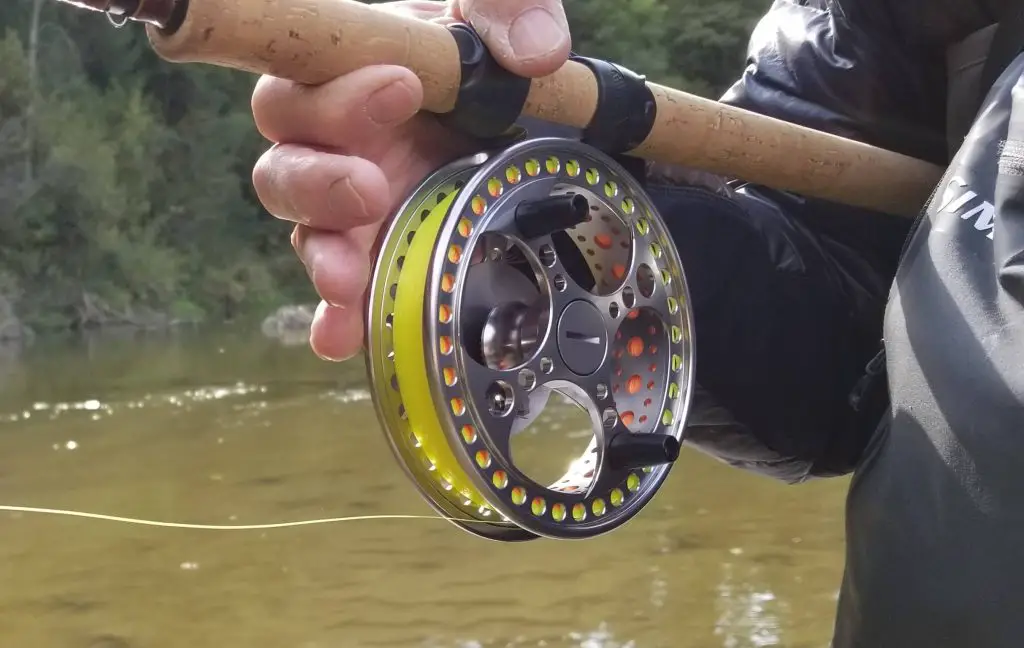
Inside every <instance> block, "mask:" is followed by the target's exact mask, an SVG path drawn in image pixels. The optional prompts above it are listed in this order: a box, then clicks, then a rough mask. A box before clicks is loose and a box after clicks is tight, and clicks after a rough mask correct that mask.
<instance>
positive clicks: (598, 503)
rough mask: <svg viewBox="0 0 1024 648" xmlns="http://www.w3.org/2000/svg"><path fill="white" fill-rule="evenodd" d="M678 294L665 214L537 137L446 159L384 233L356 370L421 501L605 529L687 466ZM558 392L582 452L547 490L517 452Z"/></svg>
mask: <svg viewBox="0 0 1024 648" xmlns="http://www.w3.org/2000/svg"><path fill="white" fill-rule="evenodd" d="M688 297H689V295H688V291H687V286H686V279H685V276H684V273H683V268H682V264H681V262H680V260H679V257H678V255H677V253H676V250H675V247H674V246H673V244H672V241H671V239H670V237H669V235H668V232H667V230H666V228H665V226H664V224H663V223H662V221H661V218H660V217H659V216H658V215H657V212H656V211H655V209H654V207H653V205H652V204H651V203H650V201H649V199H648V197H647V196H646V194H645V193H644V192H643V189H642V187H641V186H640V185H639V184H638V183H637V182H636V181H635V179H633V178H632V177H631V176H630V175H629V174H628V173H627V172H626V171H625V170H624V169H623V168H622V167H621V166H619V165H618V164H617V163H615V162H614V161H613V160H612V159H611V158H609V157H608V156H606V155H605V154H603V153H601V152H599V151H597V150H595V149H593V148H591V147H589V146H586V145H584V144H581V143H579V142H576V141H573V140H564V139H555V138H544V139H535V140H528V141H525V142H521V143H519V144H516V145H514V146H512V147H510V148H509V149H507V150H505V151H502V152H498V153H494V154H491V155H483V154H481V155H479V156H475V157H473V158H467V159H465V160H460V161H458V162H455V163H453V164H452V165H450V166H448V167H445V168H444V169H441V170H439V171H438V172H437V173H435V174H434V175H433V176H432V177H431V178H428V179H427V180H426V181H425V182H424V183H423V184H422V185H421V186H420V187H419V189H418V190H417V191H416V193H415V194H414V195H413V196H411V197H410V199H409V200H408V201H407V202H406V203H405V205H403V207H402V208H401V209H400V211H399V213H398V214H397V215H396V217H395V218H394V219H393V221H392V222H391V224H390V226H389V228H388V230H387V231H386V232H384V233H383V238H382V240H381V253H380V255H379V257H378V259H377V264H376V266H375V268H374V275H373V280H372V284H371V290H370V293H369V302H368V309H367V328H366V330H367V354H366V358H367V368H368V372H369V374H370V379H371V386H372V393H373V397H374V403H375V405H376V406H377V412H378V416H379V418H380V420H381V424H382V427H383V430H384V433H385V436H386V437H387V438H388V440H389V443H390V445H391V447H392V450H393V451H394V452H395V455H396V457H397V459H398V461H399V463H400V464H401V465H402V466H403V467H404V468H405V470H406V472H407V474H408V475H409V476H410V478H411V479H412V481H413V482H414V483H415V485H416V486H417V487H418V488H419V490H420V492H421V493H422V494H423V495H424V496H425V497H426V499H427V501H428V502H429V503H430V504H431V505H432V506H433V507H434V508H435V509H436V510H438V511H439V512H441V513H442V514H443V515H445V516H446V517H448V518H449V519H450V520H452V521H453V523H455V524H456V525H458V526H460V527H462V528H463V529H466V530H468V531H470V532H472V533H475V534H477V535H480V536H482V537H486V538H491V539H497V540H504V541H515V540H528V539H532V538H536V537H539V536H543V537H549V538H587V537H593V536H596V535H599V534H602V533H607V532H608V531H611V530H612V529H614V528H616V527H618V526H620V525H621V524H623V523H625V522H626V521H628V520H630V519H631V518H632V517H633V516H635V515H636V514H637V513H639V511H640V510H641V509H642V508H643V507H644V506H645V505H646V504H647V503H648V502H649V501H650V499H651V498H652V497H653V496H654V494H655V493H656V492H657V490H658V489H659V488H660V486H661V484H662V483H663V482H664V480H665V478H666V477H667V475H668V472H669V470H670V468H671V466H672V463H673V462H674V461H675V460H676V458H677V457H678V455H679V447H680V444H681V442H682V439H683V432H684V430H685V423H686V418H687V415H688V411H689V407H690V401H691V394H692V384H693V346H692V345H693V342H692V339H693V336H692V314H691V311H690V307H689V299H688ZM553 392H559V393H561V394H562V395H563V396H564V397H566V398H567V399H569V400H571V401H572V402H574V403H575V404H576V405H578V407H579V408H581V409H582V410H584V411H585V412H586V413H587V418H588V420H589V421H590V424H591V425H590V427H591V429H590V432H591V434H592V439H591V443H590V446H589V447H588V448H587V449H586V451H585V452H584V453H583V454H582V455H580V456H579V457H574V458H567V459H569V460H567V461H566V464H567V465H568V470H567V471H566V472H565V474H563V475H562V476H561V478H559V479H556V480H554V481H553V482H551V483H547V482H540V481H537V480H535V479H533V478H531V477H530V475H529V474H528V473H527V471H526V470H525V469H524V468H523V466H521V465H520V464H517V462H516V456H515V455H514V453H513V452H512V443H511V441H512V439H513V438H514V437H515V436H516V435H518V434H521V433H522V432H523V430H524V428H525V427H526V426H527V425H540V422H541V421H544V420H545V418H544V417H539V416H538V415H539V414H540V413H541V411H545V410H546V409H547V408H549V407H557V406H558V405H557V403H556V401H557V400H558V399H551V398H550V397H549V396H550V394H551V393H553ZM556 433H557V430H556V429H555V428H549V429H547V430H545V434H549V435H550V434H556Z"/></svg>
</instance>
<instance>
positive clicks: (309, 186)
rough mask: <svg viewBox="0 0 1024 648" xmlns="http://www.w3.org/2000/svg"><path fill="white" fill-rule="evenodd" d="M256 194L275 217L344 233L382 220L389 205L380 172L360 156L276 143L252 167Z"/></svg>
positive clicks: (386, 189)
mask: <svg viewBox="0 0 1024 648" xmlns="http://www.w3.org/2000/svg"><path fill="white" fill-rule="evenodd" d="M252 183H253V187H254V188H255V189H256V196H257V197H258V198H259V200H260V202H261V203H263V206H264V207H265V208H266V209H267V211H268V212H270V213H271V214H272V215H274V216H275V217H277V218H280V219H282V220H288V221H293V222H295V223H300V224H302V225H308V226H309V227H312V228H315V229H320V230H333V231H338V232H342V231H345V230H348V229H351V228H353V227H359V226H361V225H366V224H370V223H374V222H378V221H381V220H383V219H384V218H385V217H386V216H387V214H388V209H389V207H390V205H391V189H390V185H389V183H388V179H387V178H386V177H385V176H384V172H383V171H382V170H381V169H380V167H378V166H377V165H375V164H373V163H371V162H369V161H367V160H364V159H362V158H357V157H351V156H345V155H336V154H333V153H325V152H322V151H316V150H313V149H310V148H307V147H305V146H299V145H295V144H279V145H276V146H274V147H272V148H271V149H270V150H269V151H267V152H266V153H264V154H263V155H262V156H260V159H259V160H258V161H257V162H256V165H255V167H253V172H252Z"/></svg>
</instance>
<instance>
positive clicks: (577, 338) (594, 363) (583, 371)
mask: <svg viewBox="0 0 1024 648" xmlns="http://www.w3.org/2000/svg"><path fill="white" fill-rule="evenodd" d="M607 350H608V334H607V333H606V329H605V325H604V318H603V317H602V316H601V311H599V310H598V309H597V307H596V306H594V305H593V304H591V303H590V302H588V301H583V300H577V301H574V302H572V303H570V304H569V305H568V306H566V307H565V310H563V311H562V315H561V317H559V318H558V353H559V355H560V356H562V362H564V363H565V366H566V367H567V368H568V369H569V371H572V372H573V373H575V374H577V375H580V376H589V375H590V374H592V373H594V372H595V371H597V370H598V369H599V368H600V367H601V364H602V363H603V362H604V356H605V353H606V352H607Z"/></svg>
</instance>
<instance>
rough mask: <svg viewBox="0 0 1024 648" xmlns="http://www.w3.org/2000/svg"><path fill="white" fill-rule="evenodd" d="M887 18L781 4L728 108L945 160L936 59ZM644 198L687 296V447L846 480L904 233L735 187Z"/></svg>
mask: <svg viewBox="0 0 1024 648" xmlns="http://www.w3.org/2000/svg"><path fill="white" fill-rule="evenodd" d="M854 4H856V8H857V10H858V12H859V13H858V14H857V15H856V16H855V17H856V19H857V21H856V22H854V21H853V20H852V18H853V16H851V14H850V12H849V8H850V6H852V5H854ZM882 4H883V3H881V2H880V1H879V0H861V1H860V2H856V3H855V2H853V1H851V2H847V3H844V5H843V8H840V7H839V4H838V3H837V2H835V1H827V0H809V1H808V2H797V1H793V0H778V1H776V2H775V3H774V4H773V5H772V7H771V9H770V10H769V11H768V13H767V14H766V15H765V16H764V17H763V18H762V19H761V20H760V22H759V23H758V25H757V27H756V28H755V30H754V32H753V33H752V35H751V38H750V42H749V49H748V56H747V64H746V67H745V69H744V70H743V72H742V75H741V77H740V78H739V79H738V81H737V82H736V83H735V84H734V85H733V87H732V88H730V89H729V91H728V92H726V93H725V95H724V96H723V97H722V99H721V100H722V101H723V102H725V103H729V104H732V105H736V106H740V107H743V108H746V109H748V110H752V111H755V112H758V113H763V114H768V115H771V116H773V117H776V118H780V119H784V120H787V121H791V122H796V123H799V124H802V125H806V126H810V127H812V128H817V129H820V130H824V131H828V132H832V133H837V134H840V135H843V136H846V137H850V138H853V139H858V140H862V141H867V142H870V143H872V144H875V145H878V146H883V147H886V148H890V149H894V150H897V151H901V152H903V153H907V154H911V155H915V156H920V157H924V158H928V159H932V160H935V161H942V160H943V159H944V155H945V142H944V140H943V134H944V124H943V118H944V105H945V100H944V94H943V93H944V91H945V86H944V84H943V83H942V80H941V74H942V73H943V70H942V69H941V67H938V68H936V70H935V71H934V72H933V71H932V70H931V69H930V68H928V63H929V61H930V59H931V57H934V56H935V52H937V51H939V50H938V49H935V48H926V47H918V48H916V49H913V48H910V47H908V46H907V44H906V43H905V42H904V40H903V39H901V38H897V37H896V36H894V32H893V31H892V29H891V25H890V23H888V22H886V19H885V18H884V17H883V16H887V14H885V13H884V12H881V13H878V10H879V8H880V7H881V6H882ZM872 12H876V13H872ZM926 68H928V69H926ZM936 74H938V75H940V76H939V78H938V79H936V78H935V75H936ZM654 180H655V185H657V184H658V180H659V179H658V178H655V179H654ZM651 191H652V195H653V196H654V197H655V199H656V201H657V202H658V206H659V209H660V210H661V211H662V213H663V214H664V215H665V217H666V219H668V220H669V222H670V226H672V227H673V228H674V230H675V232H677V233H676V235H675V239H676V244H677V246H678V247H679V249H680V254H681V255H682V257H683V261H684V266H685V267H686V270H687V274H688V276H689V277H690V281H689V283H690V286H691V290H692V291H693V293H694V295H693V299H692V303H693V306H694V310H695V317H696V328H695V340H696V343H697V379H698V382H699V383H700V384H701V387H702V390H701V392H700V393H699V397H698V398H697V399H696V400H695V403H694V407H693V412H692V416H691V420H690V425H689V432H688V439H689V441H688V442H689V445H690V446H691V447H694V448H697V449H699V450H701V451H702V452H705V453H707V454H709V455H711V456H713V457H716V458H718V459H719V460H721V461H723V462H726V463H728V464H729V465H732V466H735V467H739V468H742V469H744V470H748V471H751V472H755V473H758V474H762V475H766V476H769V477H771V478H774V479H777V480H780V481H784V482H790V483H793V482H800V481H804V480H806V479H809V478H812V477H823V476H832V475H841V474H845V473H848V472H850V471H852V470H853V469H854V467H855V466H856V464H857V462H858V461H859V459H860V456H861V453H862V451H863V449H864V448H865V447H866V445H867V443H868V442H869V440H870V438H871V437H872V435H873V434H874V432H875V429H876V426H877V424H878V422H879V421H880V419H881V418H882V417H883V415H884V412H885V408H886V402H885V400H884V390H883V393H882V398H881V399H879V398H876V399H874V400H873V401H871V402H869V403H867V404H865V405H864V406H863V407H862V408H861V409H859V410H855V409H854V408H853V407H851V405H850V402H849V397H850V394H851V393H852V392H853V390H854V388H855V385H856V384H857V382H858V380H859V379H860V378H861V377H862V376H863V372H864V368H865V365H866V364H867V363H868V362H869V360H871V358H872V357H873V356H874V355H875V354H876V353H877V351H878V350H879V348H880V344H881V336H882V317H883V313H884V308H885V303H886V298H887V294H888V289H889V285H890V283H891V281H892V278H893V274H894V272H895V269H896V261H897V258H898V256H899V250H900V248H901V246H902V243H903V240H904V238H905V235H906V232H907V230H908V229H909V225H910V223H909V221H907V220H906V219H903V218H900V217H894V216H888V215H885V214H877V213H871V212H865V211H863V210H857V209H851V208H848V207H843V206H839V205H834V204H829V203H823V202H821V201H809V200H806V199H803V198H801V197H799V196H793V195H788V194H784V193H782V192H778V191H774V190H772V189H771V188H767V187H756V186H749V185H742V184H735V185H734V186H733V187H732V188H731V189H730V190H729V191H728V192H717V193H712V192H708V191H705V190H702V189H700V188H696V187H692V186H689V187H675V188H671V189H664V188H662V187H658V186H652V188H651Z"/></svg>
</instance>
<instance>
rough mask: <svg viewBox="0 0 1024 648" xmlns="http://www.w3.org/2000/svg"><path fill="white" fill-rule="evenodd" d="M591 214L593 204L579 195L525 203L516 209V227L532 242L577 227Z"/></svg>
mask: <svg viewBox="0 0 1024 648" xmlns="http://www.w3.org/2000/svg"><path fill="white" fill-rule="evenodd" d="M589 213H590V203H589V202H588V201H587V199H586V198H585V197H584V196H582V195H580V194H561V195H557V196H549V197H547V198H540V199H538V200H524V201H523V202H521V203H519V204H518V205H517V206H516V227H518V228H519V233H520V234H522V235H523V237H524V238H525V239H526V240H527V241H530V240H534V239H539V238H541V237H542V236H548V235H550V234H554V233H555V232H561V231H563V230H567V229H569V228H571V227H576V226H577V225H579V224H581V223H583V222H585V221H586V220H587V215H588V214H589Z"/></svg>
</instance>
